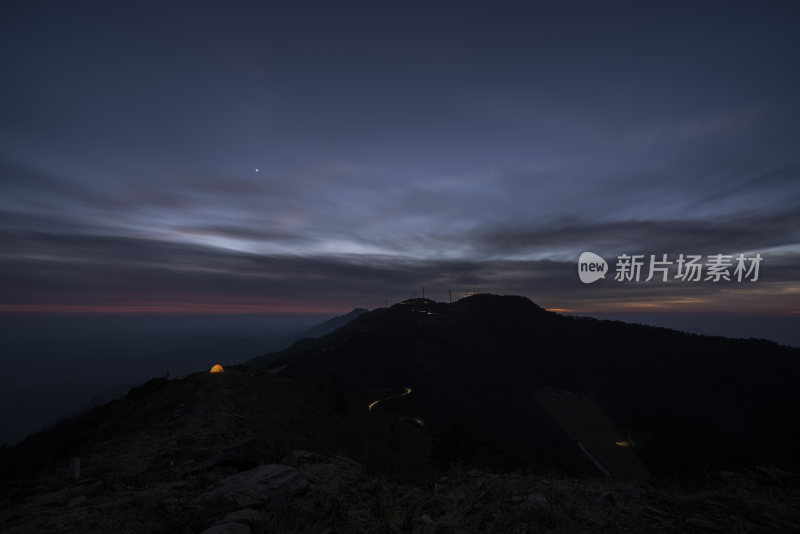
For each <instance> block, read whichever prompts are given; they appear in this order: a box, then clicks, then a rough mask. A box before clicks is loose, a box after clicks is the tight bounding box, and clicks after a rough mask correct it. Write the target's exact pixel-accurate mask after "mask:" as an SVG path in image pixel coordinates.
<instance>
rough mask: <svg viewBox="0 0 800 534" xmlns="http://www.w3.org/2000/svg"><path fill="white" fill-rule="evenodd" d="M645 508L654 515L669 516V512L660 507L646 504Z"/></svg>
mask: <svg viewBox="0 0 800 534" xmlns="http://www.w3.org/2000/svg"><path fill="white" fill-rule="evenodd" d="M644 509H645V510H646V511H648V512H650V513H651V514H653V515H657V516H659V517H668V516H669V514H668V513H667V512H665V511H664V510H661V509H660V508H656V507H655V506H645V507H644Z"/></svg>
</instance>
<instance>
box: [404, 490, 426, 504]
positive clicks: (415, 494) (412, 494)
mask: <svg viewBox="0 0 800 534" xmlns="http://www.w3.org/2000/svg"><path fill="white" fill-rule="evenodd" d="M423 494H424V492H423V491H422V490H421V489H419V488H411V489H410V490H408V491H407V492H406V494H405V495H403V497H402V499H403V500H404V501H406V500H411V499H416V498H419V497H422V495H423Z"/></svg>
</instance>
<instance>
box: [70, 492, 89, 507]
mask: <svg viewBox="0 0 800 534" xmlns="http://www.w3.org/2000/svg"><path fill="white" fill-rule="evenodd" d="M87 500H88V499H87V498H86V496H85V495H78V496H77V497H73V498H72V499H70V501H69V502H68V503H67V508H75V507H76V506H81V505H82V504H85V503H86V501H87Z"/></svg>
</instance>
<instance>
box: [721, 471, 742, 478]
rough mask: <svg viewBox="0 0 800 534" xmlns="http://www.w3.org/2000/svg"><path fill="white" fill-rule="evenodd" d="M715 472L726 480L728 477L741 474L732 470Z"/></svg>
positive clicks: (735, 476)
mask: <svg viewBox="0 0 800 534" xmlns="http://www.w3.org/2000/svg"><path fill="white" fill-rule="evenodd" d="M717 474H719V476H720V477H721V478H724V479H726V480H727V479H729V478H737V477H739V476H741V475H739V474H738V473H734V472H733V471H719V472H718V473H717Z"/></svg>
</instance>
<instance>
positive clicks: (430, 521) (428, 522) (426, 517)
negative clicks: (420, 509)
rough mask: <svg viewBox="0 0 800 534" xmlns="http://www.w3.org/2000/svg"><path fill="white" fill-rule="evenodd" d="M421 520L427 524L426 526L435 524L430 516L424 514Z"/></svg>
mask: <svg viewBox="0 0 800 534" xmlns="http://www.w3.org/2000/svg"><path fill="white" fill-rule="evenodd" d="M419 520H420V521H422V522H423V523H425V524H426V525H432V524H433V519H432V518H431V516H429V515H428V514H422V515H421V516H420V517H419Z"/></svg>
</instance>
